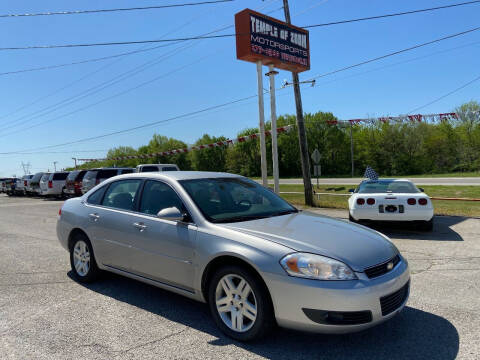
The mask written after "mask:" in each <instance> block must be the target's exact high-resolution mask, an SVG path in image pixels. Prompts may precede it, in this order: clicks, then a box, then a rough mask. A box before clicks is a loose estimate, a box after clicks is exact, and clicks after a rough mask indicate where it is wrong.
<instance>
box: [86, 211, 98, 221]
mask: <svg viewBox="0 0 480 360" xmlns="http://www.w3.org/2000/svg"><path fill="white" fill-rule="evenodd" d="M88 216H90V218H91V219H92V220H93V221H98V219H100V215H98V214H97V213H95V214H88Z"/></svg>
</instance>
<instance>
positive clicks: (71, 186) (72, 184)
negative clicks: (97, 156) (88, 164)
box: [65, 170, 88, 196]
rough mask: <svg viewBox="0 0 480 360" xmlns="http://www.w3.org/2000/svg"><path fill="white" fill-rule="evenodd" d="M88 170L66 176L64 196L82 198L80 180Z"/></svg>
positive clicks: (76, 171)
mask: <svg viewBox="0 0 480 360" xmlns="http://www.w3.org/2000/svg"><path fill="white" fill-rule="evenodd" d="M87 172H88V170H75V171H71V172H70V174H68V176H67V182H66V184H65V194H67V195H68V196H82V180H83V177H84V176H85V174H86V173H87Z"/></svg>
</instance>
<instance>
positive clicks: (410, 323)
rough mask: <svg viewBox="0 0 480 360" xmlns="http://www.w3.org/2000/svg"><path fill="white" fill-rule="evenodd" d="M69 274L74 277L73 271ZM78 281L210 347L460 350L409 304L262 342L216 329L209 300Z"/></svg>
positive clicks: (291, 351)
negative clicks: (388, 314) (373, 318)
mask: <svg viewBox="0 0 480 360" xmlns="http://www.w3.org/2000/svg"><path fill="white" fill-rule="evenodd" d="M68 275H69V276H70V277H72V276H71V272H69V274H68ZM80 285H82V286H85V287H86V288H88V289H90V290H92V291H95V292H97V293H100V294H102V295H105V296H109V297H111V298H113V299H115V300H118V301H122V302H125V303H128V304H130V305H133V306H136V307H138V308H141V309H143V310H145V311H149V312H151V313H153V314H156V315H158V316H159V319H158V321H162V318H165V319H167V320H170V321H174V322H177V323H179V324H182V325H185V326H189V327H192V328H194V329H196V330H198V331H202V332H205V333H208V334H210V335H212V336H214V337H216V339H214V340H213V341H211V342H210V344H211V345H214V346H226V345H232V344H233V345H235V346H238V347H240V348H243V349H245V350H247V351H250V352H252V353H253V354H256V355H259V356H263V357H265V358H269V359H289V360H291V359H307V358H322V359H455V357H456V356H457V353H458V348H459V336H458V332H457V330H456V329H455V327H454V326H453V325H452V324H451V323H450V322H449V321H448V320H446V319H444V318H442V317H440V316H437V315H434V314H431V313H428V312H425V311H421V310H418V309H414V308H411V307H406V308H405V309H404V310H403V311H402V312H401V313H400V314H398V315H397V316H396V317H394V318H393V319H391V320H390V321H387V322H386V323H383V324H381V325H379V326H377V327H374V328H372V329H368V330H365V331H362V332H359V333H354V334H348V335H324V334H310V333H302V332H296V331H289V330H284V329H276V330H274V331H273V333H272V334H271V335H270V336H268V337H266V338H264V339H262V340H260V341H258V342H253V343H240V342H237V341H234V340H232V339H230V338H228V337H226V336H224V335H223V333H221V332H220V330H218V329H217V327H216V326H215V324H214V323H213V320H212V319H211V317H210V313H209V310H208V307H207V306H206V305H205V304H202V303H199V302H196V301H193V300H190V299H187V298H184V297H182V296H180V295H176V294H173V293H170V292H168V291H165V290H162V289H159V288H156V287H153V286H150V285H147V284H144V283H141V282H138V281H135V280H131V279H128V278H124V277H122V276H118V275H115V274H105V275H104V276H103V278H102V279H101V280H100V281H98V282H96V283H94V284H80ZM119 316H120V315H119ZM179 341H180V342H181V340H179Z"/></svg>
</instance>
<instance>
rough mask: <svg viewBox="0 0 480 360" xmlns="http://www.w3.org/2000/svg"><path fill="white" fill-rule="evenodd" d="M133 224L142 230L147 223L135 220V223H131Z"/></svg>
mask: <svg viewBox="0 0 480 360" xmlns="http://www.w3.org/2000/svg"><path fill="white" fill-rule="evenodd" d="M133 226H134V227H136V228H137V229H138V230H140V231H143V230H145V229H146V228H147V225H145V224H144V223H142V222H135V223H133Z"/></svg>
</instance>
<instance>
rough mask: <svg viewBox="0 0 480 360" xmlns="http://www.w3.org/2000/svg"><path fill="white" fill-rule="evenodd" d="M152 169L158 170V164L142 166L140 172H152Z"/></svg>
mask: <svg viewBox="0 0 480 360" xmlns="http://www.w3.org/2000/svg"><path fill="white" fill-rule="evenodd" d="M154 171H158V166H144V167H142V171H141V172H154Z"/></svg>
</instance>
